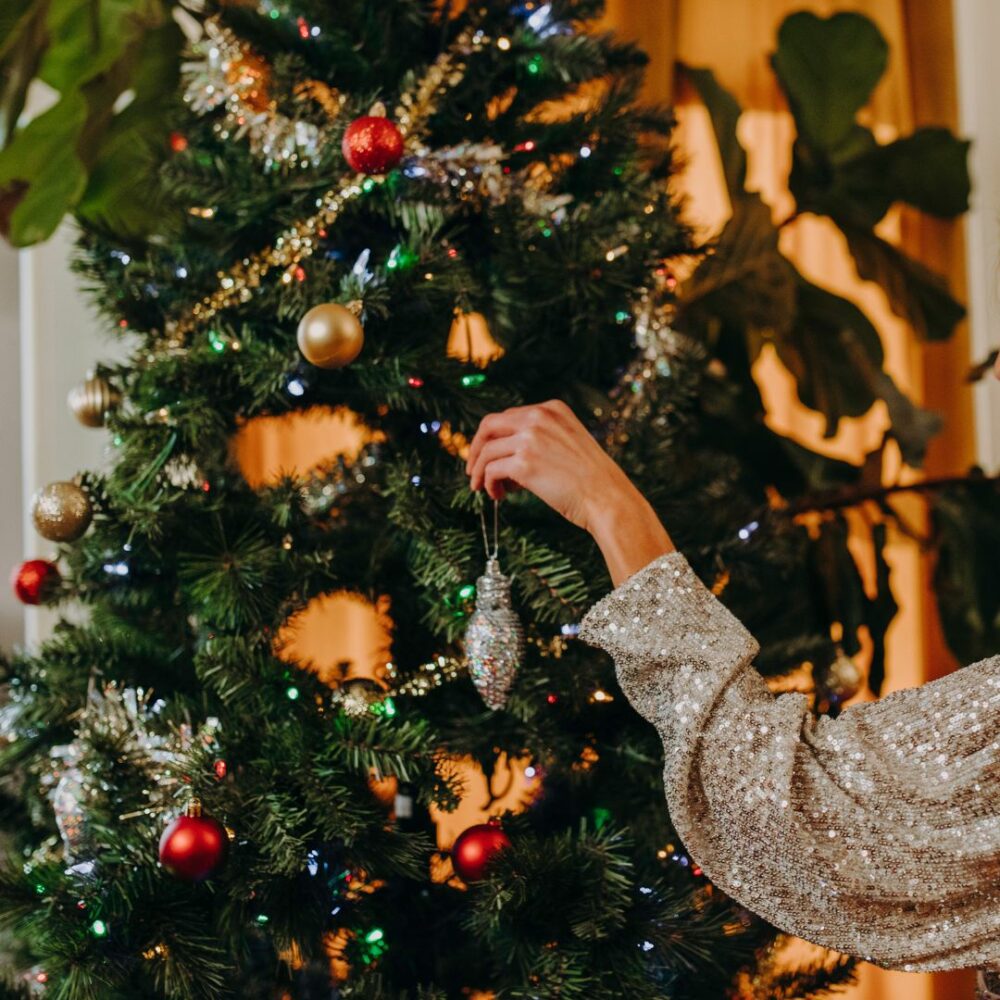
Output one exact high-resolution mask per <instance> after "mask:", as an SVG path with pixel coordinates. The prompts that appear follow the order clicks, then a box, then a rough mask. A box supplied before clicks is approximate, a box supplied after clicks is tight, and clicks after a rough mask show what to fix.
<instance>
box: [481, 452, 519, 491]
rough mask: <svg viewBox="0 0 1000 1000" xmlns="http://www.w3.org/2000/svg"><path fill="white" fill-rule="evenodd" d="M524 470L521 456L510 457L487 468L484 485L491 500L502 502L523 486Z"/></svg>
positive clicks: (492, 463)
mask: <svg viewBox="0 0 1000 1000" xmlns="http://www.w3.org/2000/svg"><path fill="white" fill-rule="evenodd" d="M523 476H524V469H523V462H522V460H521V457H520V456H519V455H508V456H507V457H506V458H500V459H497V461H495V462H490V463H489V464H488V465H487V466H486V470H485V473H484V476H483V485H484V486H485V489H486V495H487V496H488V497H489V498H490V499H491V500H502V499H503V498H504V497H505V496H506V495H507V494H508V493H510V492H513V490H514V489H515V488H517V487H520V486H523V485H524V482H523V481H522V480H523Z"/></svg>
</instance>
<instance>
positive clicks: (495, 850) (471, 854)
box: [451, 823, 511, 882]
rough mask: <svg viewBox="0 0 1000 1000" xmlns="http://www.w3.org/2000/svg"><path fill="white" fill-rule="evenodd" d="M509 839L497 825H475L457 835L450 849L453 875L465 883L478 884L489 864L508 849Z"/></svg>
mask: <svg viewBox="0 0 1000 1000" xmlns="http://www.w3.org/2000/svg"><path fill="white" fill-rule="evenodd" d="M510 846H511V844H510V837H508V836H507V834H506V833H504V832H503V829H502V828H501V826H500V824H499V823H477V824H476V825H475V826H470V827H469V829H468V830H465V831H464V832H463V833H460V834H459V835H458V839H457V840H456V841H455V843H454V844H453V845H452V848H451V864H452V867H453V868H454V869H455V874H456V875H458V876H459V878H461V879H463V880H464V881H466V882H478V881H479V880H480V879H482V878H483V877H484V876H485V874H486V869H487V868H488V867H489V866H490V862H492V861H493V859H494V858H495V857H496V856H497V855H498V854H499V853H500V852H501V851H505V850H507V848H508V847H510Z"/></svg>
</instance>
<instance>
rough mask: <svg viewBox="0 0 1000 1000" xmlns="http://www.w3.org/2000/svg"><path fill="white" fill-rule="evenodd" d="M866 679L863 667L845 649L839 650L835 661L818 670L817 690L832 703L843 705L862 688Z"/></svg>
mask: <svg viewBox="0 0 1000 1000" xmlns="http://www.w3.org/2000/svg"><path fill="white" fill-rule="evenodd" d="M864 680H865V676H864V672H863V671H862V670H861V668H860V667H859V666H858V665H857V664H856V663H855V662H854V660H852V659H851V658H850V657H849V656H848V655H847V654H846V653H845V652H844V651H843V650H838V652H837V658H836V659H835V660H834V661H833V663H831V664H830V665H829V666H828V667H826V668H825V669H824V670H821V671H818V672H817V676H816V690H817V692H818V694H819V695H820V697H821V698H823V699H824V700H826V701H828V702H830V704H831V705H842V704H843V703H844V702H845V701H847V700H848V699H849V698H853V697H854V696H855V695H856V694H857V693H858V692H859V691H860V690H861V685H862V684H863V683H864Z"/></svg>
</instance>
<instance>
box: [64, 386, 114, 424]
mask: <svg viewBox="0 0 1000 1000" xmlns="http://www.w3.org/2000/svg"><path fill="white" fill-rule="evenodd" d="M66 401H67V403H69V408H70V410H72V412H73V415H74V416H75V417H76V419H77V420H79V421H80V423H81V424H83V426H84V427H103V426H104V419H105V417H106V415H107V414H108V412H109V411H110V410H113V409H114V408H115V407H116V406H117V405H118V404H119V403H120V402H121V393H119V391H118V390H117V389H116V388H115V387H114V386H113V385H112V384H111V383H110V382H109V381H108V380H107V379H105V378H101V377H100V376H99V375H91V376H90V378H88V379H87V380H86V381H84V382H81V383H80V384H79V385H77V386H74V387H73V388H72V389H70V391H69V395H68V396H67V397H66Z"/></svg>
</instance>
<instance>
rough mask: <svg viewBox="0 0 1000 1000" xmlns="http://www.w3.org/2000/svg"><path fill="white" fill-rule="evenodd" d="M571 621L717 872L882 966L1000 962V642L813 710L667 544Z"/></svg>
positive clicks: (781, 924)
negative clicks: (775, 685)
mask: <svg viewBox="0 0 1000 1000" xmlns="http://www.w3.org/2000/svg"><path fill="white" fill-rule="evenodd" d="M580 635H581V637H582V638H583V639H584V640H585V641H587V642H588V643H590V644H591V645H594V646H598V647H600V648H602V649H604V650H605V651H607V652H608V653H610V654H611V655H612V656H613V657H614V660H615V663H616V667H617V671H618V678H619V681H620V684H621V687H622V690H623V691H624V693H625V695H626V696H627V697H628V699H629V700H630V701H631V703H632V704H633V706H634V707H635V708H636V709H637V711H638V712H639V713H640V714H642V715H643V716H644V717H645V718H646V719H648V720H649V721H650V722H651V723H653V725H655V726H656V728H657V729H658V731H659V733H660V736H661V738H662V740H663V747H664V752H665V766H664V784H665V787H666V799H667V805H668V807H669V810H670V816H671V819H672V821H673V824H674V827H675V829H676V830H677V833H678V835H679V836H680V838H681V839H682V841H683V842H684V845H685V848H686V849H687V851H688V853H689V854H690V856H691V858H692V859H693V860H694V861H695V862H696V863H697V864H698V865H699V866H700V867H701V868H702V869H703V870H704V872H705V874H706V875H707V876H708V877H709V878H710V879H711V880H712V882H713V883H714V884H715V885H717V886H718V887H719V888H721V889H722V890H723V891H725V892H726V893H728V894H729V895H730V896H732V897H733V898H734V899H735V900H737V901H738V902H739V903H740V904H741V905H743V906H745V907H746V908H747V909H748V910H750V911H752V912H754V913H757V914H759V915H760V916H762V917H764V918H765V919H766V920H768V921H769V922H770V923H772V924H773V925H774V926H775V927H778V928H780V929H781V930H783V931H786V932H788V933H791V934H795V935H797V936H799V937H802V938H805V939H807V940H809V941H813V942H815V943H816V944H820V945H824V946H826V947H829V948H833V949H835V950H837V951H840V952H846V953H849V954H853V955H858V956H860V957H863V958H866V959H868V960H869V961H871V962H874V963H875V964H877V965H881V966H885V967H887V968H898V969H904V970H907V971H930V970H938V969H954V968H961V967H968V966H980V967H986V968H993V969H998V968H1000V780H998V779H1000V757H998V752H1000V657H994V658H992V659H989V660H984V661H983V662H981V663H978V664H976V665H975V666H970V667H966V668H965V669H964V670H961V671H959V672H957V673H954V674H951V675H949V676H947V677H944V678H942V679H940V680H937V681H933V682H931V683H929V684H925V685H924V686H923V687H920V688H916V689H913V690H908V691H900V692H896V693H894V694H890V695H888V696H887V697H885V698H883V699H882V700H881V701H878V702H871V703H866V704H861V705H856V706H852V707H850V708H847V709H846V710H845V711H844V712H843V713H842V714H841V715H840V716H839V717H838V718H836V719H833V718H828V717H822V718H818V719H817V718H815V717H814V715H813V714H812V712H811V711H810V709H809V705H808V702H807V699H806V697H805V696H804V695H802V694H783V695H780V696H775V695H773V694H772V693H771V691H770V690H769V689H768V687H767V685H766V683H765V682H764V679H763V678H762V677H761V675H760V674H759V673H757V671H756V670H755V669H754V668H753V660H754V658H755V656H756V655H757V652H758V651H759V647H758V645H757V643H756V642H755V640H754V639H753V637H752V636H751V635H750V634H749V633H748V632H747V630H746V629H745V628H744V627H743V625H742V624H741V623H740V622H739V621H737V619H736V618H734V617H733V615H731V614H730V613H729V612H728V611H727V610H726V608H725V607H723V605H722V604H721V603H720V602H719V601H717V600H716V599H715V597H713V596H712V594H711V593H710V592H709V591H708V590H707V589H706V588H705V587H704V586H703V585H702V584H701V582H700V581H699V580H698V578H697V577H696V576H695V574H694V572H693V571H692V570H691V568H690V566H689V565H688V563H687V562H686V560H685V559H684V557H683V556H682V555H680V554H679V553H671V554H670V555H666V556H663V557H661V558H659V559H656V560H655V561H654V562H652V563H650V564H649V565H648V566H647V567H646V568H645V569H642V570H640V571H639V572H638V573H637V574H635V576H633V577H631V578H630V579H629V580H626V581H625V582H624V583H623V584H622V585H621V586H620V587H618V588H617V590H615V591H614V592H613V593H611V594H609V595H608V596H607V597H605V598H604V599H603V600H601V601H600V602H599V603H598V604H596V605H595V606H594V607H593V608H592V609H591V610H590V611H589V612H588V614H587V615H586V617H585V618H584V620H583V623H582V625H581V632H580Z"/></svg>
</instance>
